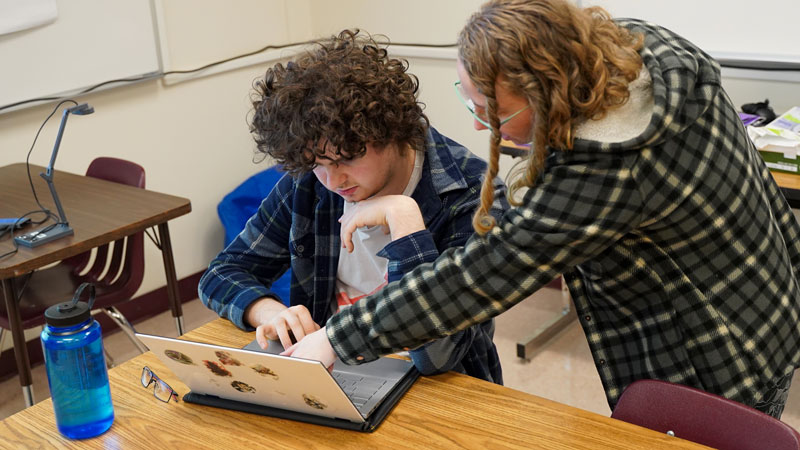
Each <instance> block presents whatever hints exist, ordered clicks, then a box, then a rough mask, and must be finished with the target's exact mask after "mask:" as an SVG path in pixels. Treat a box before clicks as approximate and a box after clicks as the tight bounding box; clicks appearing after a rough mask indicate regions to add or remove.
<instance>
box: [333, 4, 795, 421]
mask: <svg viewBox="0 0 800 450" xmlns="http://www.w3.org/2000/svg"><path fill="white" fill-rule="evenodd" d="M620 23H621V24H622V25H623V26H625V27H628V28H629V29H631V30H632V31H634V32H637V33H642V34H643V35H644V37H645V44H644V48H643V49H642V50H641V51H640V53H641V56H642V58H643V61H644V64H645V67H646V68H647V70H648V71H649V73H650V76H651V78H652V80H653V94H654V100H655V105H654V111H653V115H652V120H651V121H650V123H649V125H648V126H647V128H646V130H645V131H644V132H643V133H642V134H641V135H640V136H638V137H636V138H633V139H631V140H628V141H625V142H621V143H613V144H608V143H600V142H590V141H581V140H576V142H575V145H574V150H572V151H560V150H558V149H552V150H551V154H550V155H549V157H548V158H547V161H546V168H545V170H544V171H543V174H542V177H541V179H540V180H539V181H538V184H537V185H536V186H535V187H534V188H531V189H530V190H529V191H528V192H527V193H526V195H525V197H524V198H523V204H522V205H521V206H520V207H518V208H514V209H512V210H511V211H509V212H507V213H506V214H505V216H504V218H503V220H502V221H500V223H499V226H497V227H495V228H494V229H493V230H492V231H491V232H490V233H488V234H487V236H485V237H479V236H477V235H476V236H474V237H473V238H472V239H470V241H469V242H468V243H467V245H466V246H465V247H464V248H462V249H450V250H448V251H446V252H444V253H443V254H442V255H441V256H440V257H439V258H438V259H437V260H436V261H435V262H434V263H433V264H423V265H421V266H419V267H417V268H416V269H414V270H413V271H412V272H411V273H410V274H409V275H407V276H406V277H404V278H403V279H402V280H401V281H400V282H398V283H393V284H390V285H389V286H387V287H386V288H384V289H383V290H382V291H381V292H379V293H377V294H376V295H373V296H370V297H367V298H365V299H362V300H361V301H360V302H359V303H358V304H357V305H355V306H354V307H352V308H350V309H348V310H347V311H343V312H341V313H339V314H337V315H335V316H333V317H332V318H331V319H330V320H329V321H328V327H327V334H328V338H329V340H330V342H331V344H332V345H333V347H334V349H335V351H336V353H337V354H338V355H339V356H340V358H341V359H342V360H344V361H345V362H347V363H350V364H357V363H358V362H361V361H370V360H372V359H374V358H375V357H377V356H378V355H380V354H384V353H389V352H392V351H394V350H396V349H398V348H401V347H403V346H407V345H415V344H417V343H419V342H423V341H425V340H427V339H432V338H436V337H439V336H444V335H447V334H448V333H451V332H453V331H455V330H459V329H462V328H464V327H467V326H469V325H470V324H472V323H475V322H481V321H484V320H486V319H488V318H489V317H493V316H495V315H497V314H500V313H501V312H503V311H505V310H507V309H508V308H510V307H511V306H513V305H514V304H516V303H517V302H519V301H521V300H523V299H525V298H526V297H528V296H529V295H531V294H532V293H533V292H535V291H536V290H537V289H539V288H540V287H541V286H543V285H545V284H546V283H547V282H548V281H550V280H552V279H553V278H554V277H556V276H557V275H558V274H560V273H564V274H565V276H566V279H567V282H568V286H569V290H570V293H571V294H572V298H573V300H574V302H575V306H576V309H577V311H578V314H579V318H580V322H581V325H582V326H583V328H584V331H585V333H586V337H587V339H588V342H589V346H590V349H591V351H592V354H593V357H594V361H595V364H596V367H597V370H598V372H599V374H600V378H601V379H602V382H603V385H604V387H605V391H606V395H607V398H608V401H609V404H610V405H611V407H612V409H613V407H614V405H615V404H616V401H617V399H618V398H619V396H620V394H621V393H622V391H623V390H624V389H625V387H627V386H628V384H630V383H631V382H633V381H634V380H637V379H642V378H655V379H662V380H667V381H671V382H675V383H681V384H686V385H689V386H695V387H698V388H700V389H704V390H707V391H710V392H714V393H717V394H720V395H723V396H725V397H728V398H731V399H733V400H737V401H739V402H742V403H745V404H748V405H754V404H755V403H757V402H758V401H759V400H760V399H761V397H762V396H763V395H764V394H765V392H766V391H767V390H768V389H769V387H770V385H771V384H773V383H775V382H776V381H777V380H778V379H779V378H780V377H782V376H786V375H789V374H791V373H792V371H793V370H794V369H795V367H797V366H798V363H799V362H800V361H798V359H799V358H800V351H799V350H800V348H799V346H798V343H800V325H799V324H800V321H798V312H800V302H799V301H798V293H799V292H798V279H797V273H798V269H799V268H800V240H799V239H798V231H800V228H798V224H797V222H796V219H795V217H794V215H793V214H792V211H791V209H790V208H789V206H788V204H787V203H786V201H785V199H784V198H783V196H782V194H781V193H780V191H779V189H778V186H777V185H776V183H775V181H774V180H773V179H772V176H771V175H770V173H769V171H768V169H767V167H766V166H765V164H764V162H763V160H762V159H761V158H760V156H759V154H758V152H757V151H756V149H755V148H754V146H753V144H752V143H751V142H750V140H749V139H748V137H747V134H746V131H745V128H744V127H743V125H742V124H741V122H740V120H739V118H738V117H737V114H736V111H735V108H734V106H733V105H732V104H731V102H730V100H729V98H728V97H727V95H726V94H725V92H724V91H723V89H722V87H721V85H720V73H719V67H718V65H717V64H716V62H714V61H713V60H712V59H711V58H710V57H709V56H708V55H706V54H705V53H703V52H702V51H701V50H700V49H698V48H697V47H695V46H693V45H692V44H691V43H689V42H687V41H686V40H684V39H683V38H681V37H679V36H676V35H675V34H673V33H671V32H670V31H668V30H666V29H664V28H661V27H658V26H656V25H653V24H649V23H645V22H641V21H637V20H631V19H627V20H622V21H620ZM453 298H457V299H458V301H457V302H454V301H452V300H451V299H453ZM409 323H414V324H415V326H413V327H409V326H408V325H407V324H409Z"/></svg>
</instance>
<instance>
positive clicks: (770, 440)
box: [611, 380, 800, 450]
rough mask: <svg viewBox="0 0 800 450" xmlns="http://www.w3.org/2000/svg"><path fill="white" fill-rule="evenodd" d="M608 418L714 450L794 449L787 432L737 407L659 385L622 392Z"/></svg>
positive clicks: (647, 383) (643, 383)
mask: <svg viewBox="0 0 800 450" xmlns="http://www.w3.org/2000/svg"><path fill="white" fill-rule="evenodd" d="M611 417H613V418H615V419H619V420H623V421H625V422H629V423H633V424H636V425H639V426H643V427H645V428H650V429H652V430H656V431H661V432H663V433H667V432H672V433H674V435H675V436H676V437H679V438H682V439H686V440H688V441H693V442H697V443H699V444H703V445H707V446H710V447H714V448H718V449H720V450H739V449H742V450H744V449H772V450H782V449H787V450H788V449H792V450H796V449H800V434H798V433H797V431H795V430H794V429H793V428H792V427H790V426H789V425H787V424H785V423H783V422H781V421H780V420H778V419H775V418H774V417H772V416H770V415H768V414H765V413H763V412H761V411H758V410H756V409H753V408H751V407H749V406H746V405H744V404H742V403H739V402H735V401H733V400H729V399H726V398H724V397H720V396H718V395H715V394H711V393H708V392H705V391H701V390H699V389H695V388H692V387H688V386H683V385H680V384H674V383H668V382H666V381H659V380H638V381H635V382H633V383H631V385H630V386H628V387H627V389H625V391H624V392H623V393H622V396H621V397H620V399H619V402H618V403H617V406H616V408H614V412H613V413H612V414H611Z"/></svg>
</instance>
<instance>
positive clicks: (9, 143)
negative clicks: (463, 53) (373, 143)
mask: <svg viewBox="0 0 800 450" xmlns="http://www.w3.org/2000/svg"><path fill="white" fill-rule="evenodd" d="M479 4H480V1H479V0H469V1H461V0H447V1H444V0H440V1H437V2H430V1H422V0H409V1H406V2H396V1H390V0H381V1H367V0H342V1H336V2H329V1H323V0H269V1H264V0H247V1H245V0H237V1H235V2H217V1H212V0H203V1H194V0H169V1H158V2H157V5H158V6H159V7H160V8H161V9H162V11H163V15H162V18H163V24H162V32H163V35H162V40H163V41H164V46H165V50H166V52H165V55H164V56H165V61H166V62H167V63H168V64H167V65H166V67H165V70H169V69H186V68H193V67H197V66H200V65H203V64H206V63H208V62H211V61H214V60H217V59H221V58H226V57H229V56H232V55H234V54H238V53H242V52H246V51H250V50H253V49H257V48H260V47H262V46H263V45H265V44H266V43H270V42H272V43H278V44H283V43H288V42H293V41H299V40H305V39H308V38H310V37H313V36H326V35H330V34H333V33H336V32H338V31H339V30H341V29H342V28H345V27H361V28H363V29H364V30H367V31H369V32H371V33H374V34H377V33H383V34H386V35H387V36H389V37H390V38H391V39H392V41H394V42H418V43H438V44H440V43H449V42H455V39H456V34H457V32H458V30H459V29H460V28H461V26H462V25H463V23H464V22H465V20H466V19H467V18H468V17H469V15H470V14H471V13H472V12H473V11H475V10H476V9H477V7H478V5H479ZM423 12H424V13H423ZM97 20H102V18H101V17H98V18H97ZM281 54H283V53H281ZM286 54H288V53H286ZM404 54H408V53H404ZM437 54H440V55H444V56H437V57H416V56H410V57H408V59H409V62H410V67H411V72H412V73H414V74H416V75H417V76H418V77H419V79H420V82H421V92H420V99H421V100H422V101H423V102H425V103H426V105H427V108H426V110H425V111H426V113H427V114H428V116H429V118H430V119H431V122H432V123H433V124H434V126H436V127H437V128H438V129H439V130H440V131H441V132H443V133H444V134H446V135H448V136H450V137H451V138H453V139H455V140H457V141H459V142H461V143H462V144H464V145H467V146H468V147H470V148H471V149H472V150H473V151H474V152H475V153H477V154H479V155H482V156H484V157H485V156H486V155H487V142H488V135H487V134H486V133H481V132H476V131H475V130H473V129H471V122H472V121H471V120H470V117H469V115H468V113H467V112H466V111H465V110H464V107H463V105H462V104H461V103H460V102H459V101H458V99H457V98H456V97H455V95H454V92H453V88H452V83H453V81H454V80H455V79H456V74H455V59H454V55H455V52H454V51H450V52H447V51H444V52H440V53H437ZM273 58H274V56H273ZM275 62H276V61H275V60H274V59H272V60H270V61H267V62H264V63H261V64H259V65H253V66H247V67H241V68H234V69H233V70H228V71H222V72H219V73H214V74H212V75H210V76H206V77H200V78H195V79H192V80H189V81H183V82H178V83H171V84H165V83H164V82H163V81H149V82H144V83H140V84H137V85H131V86H127V87H120V88H115V89H111V90H108V91H103V92H99V93H94V94H90V95H86V96H82V97H80V98H79V100H80V101H86V102H89V103H91V104H92V105H93V106H94V107H95V109H96V113H95V114H93V115H90V116H85V117H75V118H72V119H71V120H70V122H69V126H68V128H67V130H66V133H65V135H64V140H63V142H62V146H61V151H60V153H59V159H58V163H57V167H56V169H57V170H64V171H70V172H75V173H83V172H84V171H85V170H86V167H87V166H88V164H89V162H90V161H91V160H92V159H94V158H95V157H98V156H116V157H120V158H127V159H131V160H133V161H136V162H138V163H139V164H141V165H143V166H144V167H145V169H146V170H147V186H148V189H152V190H155V191H161V192H165V193H170V194H174V195H179V196H183V197H187V198H189V199H191V201H192V209H193V211H192V212H191V213H190V214H188V215H186V216H184V217H181V218H178V219H176V220H174V221H172V222H170V230H171V235H172V241H173V247H174V251H175V264H176V269H177V274H178V277H179V278H182V277H186V276H188V275H191V274H193V273H196V272H198V271H200V270H203V269H204V268H205V266H206V265H207V264H208V262H209V260H210V259H211V258H212V257H213V256H214V255H215V254H216V253H217V252H218V251H219V250H220V249H221V245H222V239H223V230H222V226H221V224H220V222H219V220H218V218H217V215H216V205H217V203H218V202H219V200H220V199H221V198H222V196H223V195H224V194H226V193H227V192H229V191H231V190H232V189H233V188H234V187H235V186H237V185H238V184H239V183H240V182H242V181H243V180H244V179H246V178H247V177H248V176H250V175H252V174H254V173H256V172H258V171H261V170H263V169H265V168H266V164H265V163H262V164H260V165H256V164H253V162H252V158H253V149H254V145H253V142H252V139H251V137H250V135H249V132H248V128H247V121H246V119H247V113H248V111H249V110H250V105H249V103H248V97H249V94H250V88H251V85H252V82H253V80H254V79H256V78H257V77H258V76H259V75H260V74H261V73H263V71H264V69H265V68H266V67H267V64H269V65H271V64H274V63H275ZM230 67H236V66H235V65H231V66H230ZM54 76H57V74H56V73H55V71H54ZM724 85H725V87H726V89H727V90H728V92H729V94H730V95H731V97H732V98H733V100H734V103H735V104H736V105H741V104H742V103H745V102H750V101H758V100H763V98H765V97H768V98H770V100H771V102H772V104H773V105H774V106H775V107H776V111H778V112H780V111H782V110H785V109H788V108H789V107H791V106H794V105H800V86H799V85H798V83H786V82H768V81H763V80H744V79H733V78H726V79H725V80H724ZM53 106H54V105H45V106H38V107H33V108H28V109H23V110H19V111H14V112H10V113H7V114H2V115H0V165H6V164H11V163H16V162H20V161H24V160H25V154H26V153H27V151H28V148H29V147H30V145H31V141H32V139H33V136H34V134H35V133H36V130H37V129H38V128H39V126H40V125H41V122H42V121H43V120H44V118H45V117H46V116H47V115H48V114H49V113H50V111H51V110H52V108H53ZM58 119H59V116H58V115H57V116H55V117H54V118H53V119H51V123H49V124H48V127H46V129H45V130H44V131H43V132H42V134H41V136H40V137H39V141H38V143H37V146H36V148H35V149H34V152H33V155H32V157H31V161H32V162H33V163H35V164H39V165H46V164H47V160H48V157H49V155H50V151H51V149H52V145H53V140H54V138H55V133H56V131H57V127H58ZM509 163H510V160H508V161H505V162H504V167H505V168H507V167H508V166H509ZM56 185H58V176H57V175H56ZM44 195H47V194H46V193H44ZM65 208H66V209H67V213H69V205H65ZM146 257H147V264H146V270H147V272H146V274H145V280H144V283H143V285H142V288H141V290H140V293H144V292H149V291H151V290H153V289H156V288H158V287H161V286H163V285H164V284H165V280H164V274H163V266H162V263H161V255H160V254H159V253H158V251H157V250H156V249H155V248H154V246H152V245H150V244H148V245H147V254H146Z"/></svg>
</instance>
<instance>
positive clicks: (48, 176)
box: [39, 108, 70, 225]
mask: <svg viewBox="0 0 800 450" xmlns="http://www.w3.org/2000/svg"><path fill="white" fill-rule="evenodd" d="M69 112H70V110H69V108H65V109H64V112H63V113H62V114H61V125H60V126H59V127H58V135H57V136H56V144H55V145H54V146H53V153H52V154H51V155H50V162H49V163H48V164H47V168H46V169H45V171H44V172H42V173H40V174H39V175H40V176H41V177H42V178H44V180H45V181H46V182H47V187H48V188H50V195H52V196H53V201H54V202H55V204H56V209H57V210H58V218H59V221H60V222H61V223H63V224H65V225H66V224H68V223H69V222H67V215H66V214H65V213H64V208H63V207H62V206H61V200H59V198H58V193H57V192H56V186H55V184H53V166H54V165H55V164H56V157H57V156H58V148H59V147H60V146H61V137H62V136H63V135H64V128H66V125H67V118H68V117H69Z"/></svg>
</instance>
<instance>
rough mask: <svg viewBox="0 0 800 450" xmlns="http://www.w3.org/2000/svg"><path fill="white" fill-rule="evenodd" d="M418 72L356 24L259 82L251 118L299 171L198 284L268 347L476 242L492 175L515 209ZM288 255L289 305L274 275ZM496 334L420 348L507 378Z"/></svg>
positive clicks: (468, 333)
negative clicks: (430, 113) (443, 121)
mask: <svg viewBox="0 0 800 450" xmlns="http://www.w3.org/2000/svg"><path fill="white" fill-rule="evenodd" d="M406 70H407V63H406V62H405V61H401V60H398V59H391V58H389V57H388V56H387V52H386V50H385V49H384V48H381V47H380V46H379V45H378V44H377V43H376V42H375V41H374V40H373V39H372V38H371V37H369V36H366V37H364V36H363V35H360V34H359V32H358V31H355V32H353V31H348V30H345V31H343V32H341V33H340V34H339V35H338V36H337V37H332V38H331V39H330V40H326V41H325V42H321V43H318V44H316V45H315V46H314V48H312V49H311V50H308V51H307V52H305V53H304V54H302V55H301V56H298V57H297V58H296V59H295V60H294V61H292V62H289V63H287V64H286V66H285V67H284V66H283V65H282V64H277V65H275V66H274V67H272V68H270V69H268V70H267V72H266V75H265V77H264V78H263V79H260V80H259V81H257V82H256V84H255V91H256V92H255V94H254V98H253V107H254V110H255V112H254V114H253V117H252V122H251V127H250V130H251V132H252V134H253V135H254V138H255V141H256V144H257V148H258V152H261V153H263V154H265V155H268V156H270V157H271V158H273V159H274V160H275V161H276V162H277V163H279V164H281V165H282V166H283V170H285V171H286V172H287V175H285V176H284V177H283V178H282V179H281V180H280V181H279V182H278V183H277V184H276V186H275V188H274V189H273V190H272V192H270V194H269V195H268V196H267V198H266V199H264V201H263V202H262V204H261V206H260V208H259V210H258V211H257V212H256V214H255V215H254V216H253V217H252V218H251V219H250V220H249V221H248V222H247V225H246V227H245V229H244V230H243V231H242V233H241V234H240V235H239V236H238V237H237V238H236V239H235V240H234V241H233V242H232V243H231V244H230V245H229V246H228V247H227V248H226V249H225V250H223V251H222V252H221V253H220V254H219V255H218V256H217V257H216V258H214V260H213V261H211V264H210V265H209V267H208V270H207V271H206V272H205V274H204V275H203V277H202V279H201V280H200V285H199V293H200V298H201V299H202V301H203V303H204V304H205V305H206V306H208V307H209V308H211V309H213V310H214V311H216V312H217V313H218V314H219V315H220V316H221V317H225V318H227V319H229V320H230V321H231V322H233V323H234V324H235V325H236V326H238V327H239V328H242V329H244V330H253V329H254V328H255V329H256V339H257V340H258V342H259V344H260V345H261V346H262V347H264V348H266V346H267V344H268V342H267V340H268V339H279V340H280V341H281V343H282V344H283V345H284V347H289V346H290V345H291V344H292V341H293V339H296V340H300V339H303V337H304V336H306V335H307V334H310V333H312V332H313V331H316V330H318V329H319V328H320V326H321V325H324V324H325V322H326V321H327V320H328V318H329V317H330V316H331V315H332V314H334V313H335V312H337V311H339V310H340V309H341V308H345V307H347V306H349V305H351V304H353V303H354V302H356V301H357V300H358V299H360V298H362V297H364V296H366V295H369V294H371V293H374V292H376V291H378V290H380V289H382V288H383V287H384V286H386V285H387V284H388V283H391V282H392V281H395V280H399V279H400V278H402V276H403V274H405V273H407V272H410V271H411V270H412V269H414V268H415V267H417V266H418V265H420V264H422V263H425V262H431V261H433V260H435V259H436V258H437V256H439V254H440V253H442V252H445V251H447V250H448V249H452V248H454V247H459V246H462V245H464V243H465V242H466V241H467V239H468V238H469V237H470V236H471V235H472V233H473V228H472V215H473V213H474V211H475V208H476V207H477V206H478V204H479V203H480V190H481V185H482V183H486V184H487V186H488V187H489V188H490V189H492V191H493V192H494V196H495V199H494V203H493V204H492V208H491V214H492V215H493V216H495V218H499V217H500V216H501V215H502V213H503V211H504V210H505V209H506V208H507V207H508V203H507V200H506V198H505V186H504V185H503V183H502V182H501V181H500V180H498V179H494V180H487V181H485V182H484V180H483V174H484V173H485V171H486V167H487V165H486V163H485V162H484V161H483V160H481V159H479V158H478V157H476V156H475V155H473V154H472V153H470V152H469V151H468V150H467V149H466V148H464V147H463V146H461V145H459V144H457V143H456V142H453V141H452V140H450V139H449V138H447V137H445V136H443V135H441V134H439V133H438V132H437V131H436V130H435V129H434V128H433V127H431V126H429V123H428V119H427V117H426V116H425V115H424V114H423V112H422V105H421V103H419V102H418V101H417V97H416V94H417V88H418V81H417V78H416V77H415V76H413V75H411V74H409V73H407V72H406ZM356 212H358V214H355V213H356ZM289 267H291V269H292V282H291V289H290V297H291V298H290V302H289V304H290V305H291V306H289V307H287V306H285V305H284V303H283V300H284V299H281V298H278V296H277V295H276V294H275V293H274V292H272V291H271V290H270V285H271V283H272V282H274V281H275V280H276V279H277V278H278V277H280V276H281V275H282V274H283V273H284V272H285V271H286V270H287V269H288V268H289ZM454 301H455V300H454ZM407 325H408V326H410V327H413V326H414V324H413V323H409V324H407ZM493 335H494V322H493V321H492V320H491V319H490V320H487V321H485V322H482V323H479V324H477V325H474V326H472V327H470V328H467V329H466V330H463V331H461V332H459V333H457V334H454V335H452V336H448V337H445V338H442V339H439V340H436V341H433V342H429V343H427V344H425V345H423V346H421V347H419V348H416V349H414V350H411V351H410V352H409V355H410V356H411V359H412V360H413V361H414V364H415V366H416V367H417V369H419V371H420V372H421V373H423V374H426V375H429V374H434V373H441V372H444V371H448V370H456V371H459V372H462V373H466V374H467V375H471V376H474V377H477V378H481V379H484V380H488V381H492V382H495V383H498V384H502V372H501V369H500V361H499V358H498V355H497V349H496V348H495V346H494V343H493V342H492V337H493Z"/></svg>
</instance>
